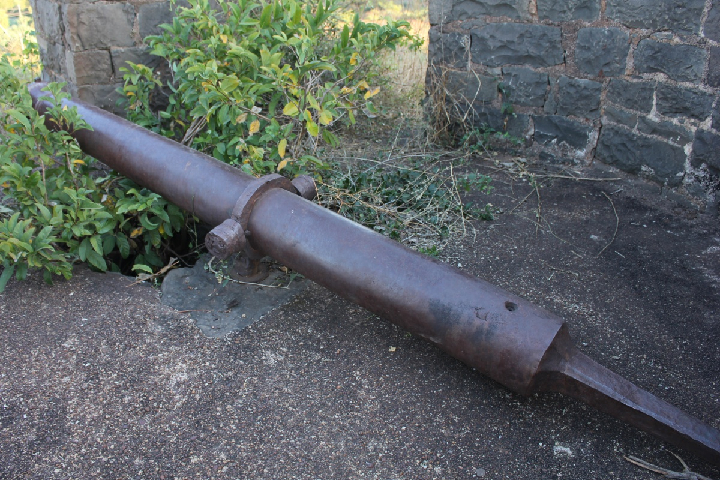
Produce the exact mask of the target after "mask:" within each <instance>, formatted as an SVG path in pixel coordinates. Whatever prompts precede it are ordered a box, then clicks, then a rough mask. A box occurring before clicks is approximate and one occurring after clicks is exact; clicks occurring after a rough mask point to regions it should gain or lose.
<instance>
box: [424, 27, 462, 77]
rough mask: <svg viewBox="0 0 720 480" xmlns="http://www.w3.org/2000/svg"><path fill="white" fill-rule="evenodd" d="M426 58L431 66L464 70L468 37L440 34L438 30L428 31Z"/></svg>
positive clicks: (458, 34)
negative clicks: (428, 39)
mask: <svg viewBox="0 0 720 480" xmlns="http://www.w3.org/2000/svg"><path fill="white" fill-rule="evenodd" d="M429 38H430V43H429V44H428V58H429V59H430V63H431V64H432V65H445V66H447V67H450V68H466V67H467V62H468V52H467V48H468V46H469V45H470V37H469V36H468V35H463V34H460V33H440V32H439V29H437V28H431V29H430V35H429Z"/></svg>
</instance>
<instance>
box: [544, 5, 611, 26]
mask: <svg viewBox="0 0 720 480" xmlns="http://www.w3.org/2000/svg"><path fill="white" fill-rule="evenodd" d="M537 9H538V16H539V17H540V19H541V20H551V21H553V22H569V21H572V20H584V21H586V22H594V21H595V20H597V19H598V17H599V16H600V0H537Z"/></svg>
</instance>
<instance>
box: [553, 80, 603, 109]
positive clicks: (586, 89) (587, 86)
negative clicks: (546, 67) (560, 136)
mask: <svg viewBox="0 0 720 480" xmlns="http://www.w3.org/2000/svg"><path fill="white" fill-rule="evenodd" d="M601 93H602V84H601V83H598V82H593V81H592V80H584V79H578V78H568V77H560V80H559V81H558V105H557V114H558V115H575V116H576V117H582V118H589V119H592V118H599V117H600V94H601Z"/></svg>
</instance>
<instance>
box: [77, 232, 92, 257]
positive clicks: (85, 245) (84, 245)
mask: <svg viewBox="0 0 720 480" xmlns="http://www.w3.org/2000/svg"><path fill="white" fill-rule="evenodd" d="M88 250H92V247H91V246H90V240H89V239H87V238H85V239H83V241H82V242H81V243H80V247H79V248H78V257H80V260H81V261H83V262H85V261H87V254H88Z"/></svg>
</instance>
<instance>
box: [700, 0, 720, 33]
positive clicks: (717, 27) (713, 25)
mask: <svg viewBox="0 0 720 480" xmlns="http://www.w3.org/2000/svg"><path fill="white" fill-rule="evenodd" d="M703 33H705V37H706V38H709V39H710V40H715V41H716V42H720V2H718V1H715V2H713V6H712V7H710V12H709V13H708V17H707V20H705V28H704V29H703Z"/></svg>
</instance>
